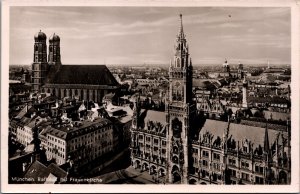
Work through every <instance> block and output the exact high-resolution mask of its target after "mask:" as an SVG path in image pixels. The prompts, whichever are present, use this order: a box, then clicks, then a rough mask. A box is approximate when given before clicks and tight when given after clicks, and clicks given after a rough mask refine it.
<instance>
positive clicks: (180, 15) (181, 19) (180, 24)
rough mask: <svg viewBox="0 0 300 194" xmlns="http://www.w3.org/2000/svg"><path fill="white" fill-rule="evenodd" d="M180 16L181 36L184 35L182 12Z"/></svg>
mask: <svg viewBox="0 0 300 194" xmlns="http://www.w3.org/2000/svg"><path fill="white" fill-rule="evenodd" d="M179 17H180V29H179V36H181V37H183V24H182V14H179Z"/></svg>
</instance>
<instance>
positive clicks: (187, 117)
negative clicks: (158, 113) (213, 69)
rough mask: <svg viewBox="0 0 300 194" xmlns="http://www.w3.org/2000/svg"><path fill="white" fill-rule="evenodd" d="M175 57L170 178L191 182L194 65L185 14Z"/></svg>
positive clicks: (169, 139) (169, 109)
mask: <svg viewBox="0 0 300 194" xmlns="http://www.w3.org/2000/svg"><path fill="white" fill-rule="evenodd" d="M174 50H175V55H174V59H173V60H172V61H171V63H170V67H169V80H170V86H169V99H168V101H167V103H166V121H167V124H168V126H169V127H168V132H167V160H168V161H167V173H168V174H167V181H168V182H169V183H184V184H187V183H188V170H189V169H188V166H189V164H188V163H189V150H190V145H191V136H192V133H191V124H192V121H193V119H194V118H195V114H196V105H195V103H194V102H193V92H192V84H193V67H192V61H191V58H190V57H189V48H188V44H187V41H186V38H185V34H184V32H183V25H182V15H181V14H180V29H179V33H178V35H177V38H176V43H175V48H174Z"/></svg>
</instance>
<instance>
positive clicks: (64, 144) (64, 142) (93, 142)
mask: <svg viewBox="0 0 300 194" xmlns="http://www.w3.org/2000/svg"><path fill="white" fill-rule="evenodd" d="M46 139H47V149H46V155H47V159H48V160H51V159H54V160H55V161H56V163H57V164H59V165H62V164H65V163H66V162H67V161H68V160H69V159H72V160H73V162H74V165H75V166H77V167H80V166H83V165H85V164H88V163H89V162H92V161H93V160H95V159H96V158H99V157H101V156H103V155H104V154H106V153H109V152H111V151H112V150H113V126H112V123H111V122H110V121H109V120H108V119H104V118H100V117H98V118H95V119H94V120H85V121H76V122H74V123H72V124H62V125H60V126H53V127H49V128H48V129H47V132H46Z"/></svg>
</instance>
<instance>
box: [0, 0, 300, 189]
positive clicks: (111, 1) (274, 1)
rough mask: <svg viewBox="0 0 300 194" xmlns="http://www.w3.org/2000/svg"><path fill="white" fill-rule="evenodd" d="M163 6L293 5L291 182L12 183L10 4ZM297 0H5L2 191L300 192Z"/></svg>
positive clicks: (299, 79)
mask: <svg viewBox="0 0 300 194" xmlns="http://www.w3.org/2000/svg"><path fill="white" fill-rule="evenodd" d="M37 5H38V6H160V7H174V6H176V7H177V6H185V7H196V6H200V7H205V6H213V7H220V6H222V7H290V8H291V24H292V29H291V32H292V36H291V42H292V44H291V45H292V51H291V59H292V60H291V66H292V81H291V89H292V93H291V99H292V117H291V118H292V142H291V144H292V169H291V172H292V182H291V185H285V186H279V185H272V186H267V185H260V186H257V185H255V186H254V185H243V186H239V185H205V186H203V185H194V186H192V185H178V186H177V185H176V186H175V185H101V184H98V185H33V184H30V185H29V184H28V185H12V184H8V183H7V177H8V154H7V151H8V146H7V145H8V138H7V136H8V133H7V132H8V98H7V97H8V75H9V74H8V72H9V52H8V51H9V7H10V6H37ZM299 7H300V6H299V1H297V0H294V1H292V0H285V1H283V0H249V1H248V0H232V1H229V0H226V1H225V0H186V1H180V0H165V1H163V0H143V1H138V0H124V1H122V0H119V1H117V0H77V1H75V0H56V1H53V0H52V1H50V0H40V1H37V0H23V1H21V0H4V1H2V7H1V9H2V10H1V24H2V26H1V27H2V28H1V35H2V37H1V38H2V39H1V56H2V57H1V121H2V122H1V192H17V193H33V192H43V193H49V192H52V193H55V192H71V193H84V192H88V193H103V192H104V193H113V192H130V193H137V192H138V193H141V192H152V193H153V192H160V193H165V192H174V193H178V192H181V193H182V192H197V193H200V192H205V193H210V192H224V193H229V192H230V193H242V192H266V193H267V192H274V193H282V192H299V190H300V186H299V176H300V173H299V124H300V123H299V107H300V104H299V101H300V100H299V99H300V98H299V97H300V96H299V85H298V84H299V83H300V74H299V68H300V67H299V61H300V60H299V53H300V49H299V43H300V39H299V36H300V30H299V23H300V20H299V18H300V14H299V10H300V9H299Z"/></svg>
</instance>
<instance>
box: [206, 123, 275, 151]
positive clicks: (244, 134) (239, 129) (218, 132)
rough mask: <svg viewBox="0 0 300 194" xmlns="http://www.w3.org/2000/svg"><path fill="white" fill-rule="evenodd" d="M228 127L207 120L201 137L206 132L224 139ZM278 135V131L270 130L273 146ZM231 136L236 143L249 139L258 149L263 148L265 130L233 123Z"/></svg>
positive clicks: (224, 124) (230, 127)
mask: <svg viewBox="0 0 300 194" xmlns="http://www.w3.org/2000/svg"><path fill="white" fill-rule="evenodd" d="M227 125H228V123H227V122H222V121H217V120H210V119H207V120H206V122H205V124H204V126H203V127H202V129H201V130H200V136H201V137H203V134H205V133H206V132H210V133H212V135H214V139H216V138H217V136H219V137H220V138H222V137H223V131H224V130H225V129H226V128H227ZM277 134H278V131H276V130H271V129H269V130H268V135H269V142H270V143H271V144H272V143H273V142H274V141H275V139H276V137H277ZM231 135H232V138H233V139H234V140H235V141H242V140H244V139H248V140H249V141H251V142H252V143H254V147H257V146H258V145H261V146H263V145H264V137H265V128H261V127H253V126H247V125H241V124H236V123H231V124H230V126H229V135H228V137H230V136H231Z"/></svg>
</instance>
